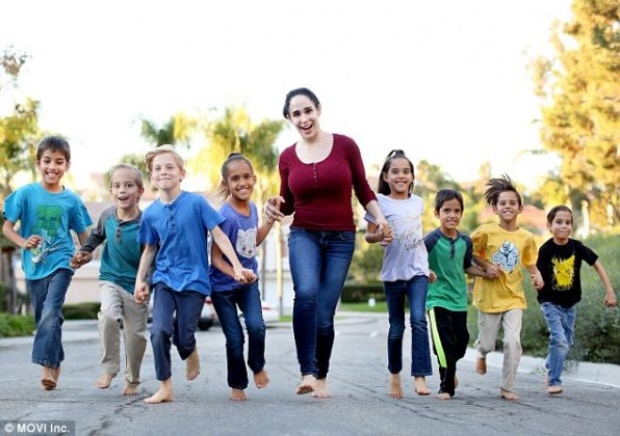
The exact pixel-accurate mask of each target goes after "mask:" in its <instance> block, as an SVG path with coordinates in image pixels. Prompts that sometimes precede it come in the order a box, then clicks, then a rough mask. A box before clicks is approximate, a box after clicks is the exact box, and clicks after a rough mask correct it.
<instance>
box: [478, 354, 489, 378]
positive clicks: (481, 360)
mask: <svg viewBox="0 0 620 436" xmlns="http://www.w3.org/2000/svg"><path fill="white" fill-rule="evenodd" d="M476 372H477V373H478V374H480V375H485V374H486V373H487V358H486V357H485V356H478V357H476Z"/></svg>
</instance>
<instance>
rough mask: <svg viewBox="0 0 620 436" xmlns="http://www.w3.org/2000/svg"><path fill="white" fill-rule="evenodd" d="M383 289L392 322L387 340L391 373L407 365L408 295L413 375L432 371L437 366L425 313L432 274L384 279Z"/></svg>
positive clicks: (426, 373) (423, 374) (424, 374)
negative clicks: (405, 361)
mask: <svg viewBox="0 0 620 436" xmlns="http://www.w3.org/2000/svg"><path fill="white" fill-rule="evenodd" d="M383 289H384V291H385V300H386V303H387V308H388V315H389V323H390V327H389V330H388V340H387V348H388V370H389V371H390V374H398V373H400V371H401V370H402V369H403V336H404V334H405V297H407V299H408V300H409V320H410V323H411V376H413V377H421V376H427V375H431V374H432V373H433V369H432V366H431V350H430V343H429V339H428V327H427V322H426V313H425V310H426V292H427V290H428V278H427V277H426V276H423V275H418V276H415V277H413V278H412V279H410V280H396V281H394V282H383Z"/></svg>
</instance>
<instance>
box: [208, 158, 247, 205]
mask: <svg viewBox="0 0 620 436" xmlns="http://www.w3.org/2000/svg"><path fill="white" fill-rule="evenodd" d="M236 160H240V161H243V162H245V163H246V164H248V166H249V167H250V170H251V171H252V174H254V167H253V166H252V162H250V160H249V159H248V158H247V157H245V156H244V155H242V154H241V153H236V152H234V153H230V154H229V155H228V157H227V158H226V160H225V161H224V163H223V164H222V168H221V169H220V174H221V175H222V181H221V182H220V187H219V189H218V190H217V193H218V195H220V196H222V197H224V198H226V197H228V196H229V195H230V190H229V189H228V184H227V183H226V179H227V178H228V166H229V165H230V164H231V163H232V162H234V161H236Z"/></svg>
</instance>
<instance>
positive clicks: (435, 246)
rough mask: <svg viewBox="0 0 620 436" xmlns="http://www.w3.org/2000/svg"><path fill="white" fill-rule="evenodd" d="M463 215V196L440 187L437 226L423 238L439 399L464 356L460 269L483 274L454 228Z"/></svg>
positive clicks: (451, 386) (452, 385)
mask: <svg viewBox="0 0 620 436" xmlns="http://www.w3.org/2000/svg"><path fill="white" fill-rule="evenodd" d="M462 215H463V196H462V195H461V194H460V193H459V192H457V191H455V190H453V189H442V190H440V191H439V192H437V194H436V196H435V216H436V217H437V218H438V219H439V223H440V227H439V228H437V229H435V230H433V231H432V232H431V233H429V234H428V235H426V236H425V237H424V244H425V245H426V250H427V251H428V265H429V268H430V269H431V277H430V278H431V283H430V284H429V287H428V294H427V297H426V309H427V310H428V317H429V320H430V327H431V338H432V341H433V351H434V352H435V355H437V361H438V363H439V375H440V377H441V382H440V385H439V396H438V397H439V398H440V399H442V400H449V399H451V398H452V397H453V396H454V390H455V389H456V385H457V378H456V363H457V362H458V360H459V359H461V358H462V357H463V356H464V355H465V351H466V350H467V344H468V342H469V333H468V331H467V285H466V283H465V274H464V273H463V272H464V271H465V272H467V273H468V274H471V275H474V276H480V277H487V278H488V275H487V273H486V272H484V271H483V270H481V269H480V268H478V266H476V265H473V264H472V242H471V239H470V238H469V237H468V236H466V235H464V234H462V233H461V232H459V231H458V230H457V227H458V225H459V223H460V222H461V217H462Z"/></svg>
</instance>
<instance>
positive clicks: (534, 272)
mask: <svg viewBox="0 0 620 436" xmlns="http://www.w3.org/2000/svg"><path fill="white" fill-rule="evenodd" d="M525 269H527V271H528V272H529V273H530V278H531V279H532V286H534V288H536V290H537V291H540V290H541V289H542V288H543V286H545V282H544V281H543V278H542V275H541V274H540V271H538V268H536V265H530V266H526V267H525Z"/></svg>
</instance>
